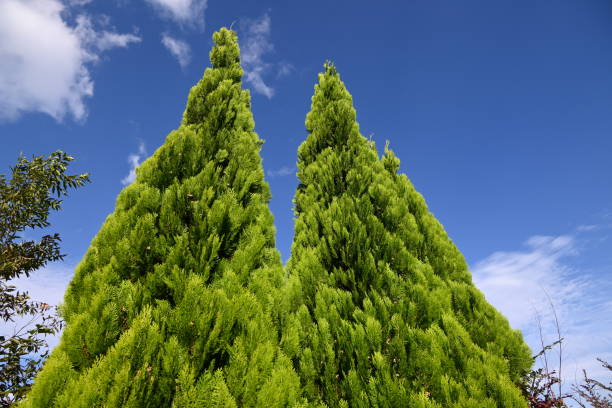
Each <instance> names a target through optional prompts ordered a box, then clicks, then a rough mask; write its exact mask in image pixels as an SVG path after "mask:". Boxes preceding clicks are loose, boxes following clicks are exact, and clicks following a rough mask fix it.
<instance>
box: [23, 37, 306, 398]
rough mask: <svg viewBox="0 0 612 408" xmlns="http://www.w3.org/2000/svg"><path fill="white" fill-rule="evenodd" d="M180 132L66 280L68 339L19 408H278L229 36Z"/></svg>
mask: <svg viewBox="0 0 612 408" xmlns="http://www.w3.org/2000/svg"><path fill="white" fill-rule="evenodd" d="M213 39H214V41H215V45H214V47H213V49H212V51H211V53H210V60H211V63H212V67H211V68H207V69H206V71H205V72H204V76H203V78H202V80H201V81H200V82H199V83H198V84H197V85H195V86H194V87H193V88H192V89H191V91H190V93H189V99H188V102H187V107H186V109H185V113H184V116H183V120H182V123H181V126H180V127H179V128H178V129H177V130H176V131H173V132H171V133H170V134H169V135H168V137H167V139H166V142H165V143H164V144H163V145H162V146H161V147H160V148H159V149H158V150H157V151H156V152H155V154H154V155H153V156H152V157H150V158H149V159H148V160H146V161H145V162H144V163H143V164H142V165H141V166H140V167H139V169H138V171H137V177H136V181H135V182H134V183H133V184H132V185H130V186H128V187H126V188H125V189H124V190H123V191H122V192H121V193H120V194H119V196H118V198H117V203H116V208H115V211H114V212H113V213H112V214H111V215H110V216H108V218H107V219H106V221H105V223H104V225H103V226H102V228H101V230H100V231H99V233H98V234H97V236H96V237H95V238H94V239H93V241H92V243H91V246H90V248H89V249H88V251H87V253H86V254H85V257H84V259H83V260H82V261H81V263H80V264H79V266H78V267H77V269H76V272H75V276H74V278H73V280H72V281H71V282H70V285H69V287H68V289H67V292H66V295H65V304H64V306H63V310H62V313H63V317H64V319H65V321H66V328H65V330H64V333H63V335H62V338H61V342H60V344H59V346H58V347H57V348H56V349H55V350H54V351H53V353H52V354H51V356H50V357H49V359H48V361H47V362H46V363H45V366H44V367H43V369H42V370H41V372H40V374H39V376H38V377H37V378H36V382H35V384H34V387H33V388H32V391H31V392H30V394H29V395H28V398H27V399H26V400H25V404H23V406H26V407H41V408H43V407H44V408H48V407H58V408H60V407H61V408H66V407H83V408H90V407H102V406H104V407H169V406H173V407H213V406H214V407H218V406H223V407H232V406H255V405H257V406H267V407H277V406H286V405H290V404H293V403H296V402H297V401H298V399H299V377H298V376H297V374H296V373H295V371H294V370H293V368H292V364H291V361H290V360H289V358H287V357H286V356H285V355H284V354H283V353H282V352H281V351H280V349H279V347H278V338H279V334H278V330H277V329H276V328H277V327H278V324H277V321H278V320H279V317H278V315H277V313H276V312H275V310H278V308H277V307H276V306H275V301H276V300H277V299H278V295H277V292H278V291H279V290H280V287H281V285H282V283H283V269H282V264H281V260H280V256H279V253H278V251H277V250H276V249H275V242H274V227H273V218H272V214H271V213H270V211H269V209H268V201H269V199H270V191H269V187H268V185H267V184H266V183H265V182H264V173H263V169H262V166H261V158H260V155H259V149H260V146H261V143H262V141H261V139H259V137H258V136H257V134H256V133H255V132H254V131H253V129H254V122H253V118H252V113H251V110H250V95H249V92H248V91H246V90H244V89H242V87H241V77H242V74H243V71H242V69H241V67H240V58H239V48H238V44H237V37H236V34H235V33H234V32H233V31H230V30H227V29H221V30H220V31H219V32H216V33H215V34H214V36H213Z"/></svg>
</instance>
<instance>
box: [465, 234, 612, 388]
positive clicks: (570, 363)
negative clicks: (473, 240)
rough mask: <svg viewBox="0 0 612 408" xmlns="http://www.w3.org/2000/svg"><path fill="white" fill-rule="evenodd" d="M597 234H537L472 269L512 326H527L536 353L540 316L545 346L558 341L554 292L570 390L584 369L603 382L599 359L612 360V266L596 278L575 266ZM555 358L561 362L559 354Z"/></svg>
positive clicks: (525, 330) (527, 336) (478, 283)
mask: <svg viewBox="0 0 612 408" xmlns="http://www.w3.org/2000/svg"><path fill="white" fill-rule="evenodd" d="M584 231H592V230H591V229H586V230H584ZM594 238H595V237H590V238H589V237H585V236H584V235H561V236H533V237H531V238H529V239H528V240H527V241H526V242H525V244H524V246H525V248H524V249H523V250H520V251H500V252H496V253H493V254H492V255H490V256H488V257H487V258H486V259H484V260H482V261H480V262H477V263H476V264H475V265H474V266H473V267H472V275H473V278H474V283H475V284H476V286H477V287H478V288H479V289H481V290H482V292H483V293H484V294H485V296H486V298H487V300H488V301H489V302H490V303H491V304H492V305H493V306H495V307H496V308H497V309H498V310H499V311H500V312H502V313H503V314H504V315H505V316H506V317H507V318H508V320H509V321H510V324H511V325H512V327H514V328H518V329H521V330H522V332H523V334H524V336H525V340H526V341H527V343H528V344H529V345H530V347H531V348H532V351H533V352H534V353H536V352H538V351H539V350H540V349H541V344H540V336H539V333H538V331H537V320H536V318H537V317H536V316H537V315H538V314H539V316H540V319H541V322H542V329H543V335H544V342H545V345H546V344H550V343H552V342H553V341H554V340H556V328H555V326H554V316H553V312H552V310H551V307H550V305H549V300H548V298H547V296H546V294H545V293H548V294H550V296H551V298H552V304H553V306H554V308H555V311H556V313H557V316H558V318H559V324H560V329H561V337H563V338H564V340H563V344H562V345H563V372H562V380H563V383H564V384H565V388H564V392H570V391H571V390H570V389H569V385H571V384H573V383H575V382H576V381H578V382H581V380H582V375H581V372H582V371H581V370H582V369H583V368H584V369H586V370H587V374H589V376H590V377H591V378H596V379H600V380H602V381H603V379H604V378H605V377H606V376H607V375H609V372H608V371H607V370H606V369H605V368H603V367H602V366H601V364H600V363H599V362H598V361H597V360H596V358H597V357H599V358H602V359H604V360H607V361H609V362H610V361H612V301H611V300H610V295H609V294H610V291H611V290H612V269H607V271H605V272H604V273H602V274H600V275H599V276H594V275H592V274H588V273H586V272H585V271H584V270H579V269H577V268H576V267H575V266H572V265H573V262H572V261H576V260H577V259H579V258H580V257H581V256H582V255H583V254H584V252H586V251H587V250H588V249H587V248H588V245H589V242H590V241H589V240H591V241H593V242H595V239H594ZM578 264H580V263H579V262H578ZM555 350H557V349H555ZM555 352H556V351H555ZM552 355H553V356H554V353H553V354H552ZM554 359H555V361H558V355H557V356H556V357H554ZM555 369H556V366H555Z"/></svg>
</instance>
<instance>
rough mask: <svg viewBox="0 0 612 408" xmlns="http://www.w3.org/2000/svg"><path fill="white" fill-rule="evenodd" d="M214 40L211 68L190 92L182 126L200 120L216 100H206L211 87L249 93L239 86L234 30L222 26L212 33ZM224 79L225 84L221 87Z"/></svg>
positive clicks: (238, 58) (236, 44) (236, 45)
mask: <svg viewBox="0 0 612 408" xmlns="http://www.w3.org/2000/svg"><path fill="white" fill-rule="evenodd" d="M213 40H214V41H215V45H214V46H213V48H212V50H211V51H210V62H211V65H212V67H209V68H206V70H205V71H204V76H203V78H202V79H201V80H200V81H199V82H198V83H197V84H196V85H195V86H193V87H192V88H191V91H189V98H188V100H187V107H186V108H185V112H184V114H183V125H191V124H201V123H202V120H203V118H204V117H205V116H206V114H207V112H208V111H209V109H212V105H214V104H216V103H217V102H218V100H216V99H215V98H213V99H215V100H210V101H208V102H206V98H210V94H211V93H212V92H213V91H214V90H216V89H221V88H222V89H225V90H227V89H228V88H233V92H248V91H246V90H245V91H243V90H242V89H241V82H242V74H243V71H242V68H241V67H240V48H239V47H238V35H237V34H236V32H235V31H233V30H228V29H227V28H225V27H223V28H221V29H220V30H219V31H217V32H215V33H214V34H213ZM226 81H230V82H226ZM223 82H225V84H224V85H223V86H221V85H222V83H223ZM223 93H226V92H225V91H221V94H223ZM245 95H246V94H245ZM219 97H221V96H219ZM245 97H246V98H248V96H245ZM207 104H208V105H211V106H207Z"/></svg>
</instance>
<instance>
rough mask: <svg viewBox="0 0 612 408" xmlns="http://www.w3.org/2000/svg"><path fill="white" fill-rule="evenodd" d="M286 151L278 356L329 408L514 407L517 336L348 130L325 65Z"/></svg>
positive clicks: (342, 100)
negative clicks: (287, 202)
mask: <svg viewBox="0 0 612 408" xmlns="http://www.w3.org/2000/svg"><path fill="white" fill-rule="evenodd" d="M306 128H307V131H308V133H309V134H308V137H307V139H306V140H305V141H304V142H303V143H302V145H301V146H300V147H299V150H298V178H299V181H300V184H299V186H298V189H297V192H296V196H295V200H294V204H295V214H296V217H297V218H296V221H295V237H294V242H293V246H292V253H291V258H290V260H289V262H288V265H287V268H288V274H289V279H288V284H287V285H286V287H285V289H284V290H285V296H284V302H285V303H284V307H285V308H286V311H288V313H286V315H285V317H284V318H283V335H282V340H281V344H282V347H283V351H284V352H285V353H286V354H287V355H288V356H289V357H290V358H291V359H292V360H293V361H294V364H295V367H296V370H297V371H298V373H299V375H300V378H301V384H302V387H303V392H304V395H305V396H306V397H307V398H308V399H309V400H310V401H313V402H321V403H325V404H327V405H328V406H330V407H336V406H341V407H348V406H350V407H445V408H447V407H457V408H459V407H461V408H466V407H473V408H484V407H491V408H493V407H526V406H527V405H526V402H525V400H524V399H523V398H522V396H521V392H520V390H519V388H518V387H517V386H516V385H515V382H516V381H518V379H519V378H520V376H521V375H522V374H523V373H525V372H526V371H527V370H528V368H529V367H530V365H531V361H530V350H529V347H528V346H527V345H526V344H525V343H524V341H523V338H522V334H521V333H520V331H518V330H516V331H515V330H512V329H511V328H510V326H509V324H508V321H507V320H506V318H505V317H503V316H502V315H501V314H500V313H499V312H498V311H497V310H496V309H494V308H493V307H492V306H491V305H490V304H489V303H487V302H486V300H485V298H484V296H483V294H482V293H481V292H480V291H479V290H478V289H477V288H476V287H475V286H474V285H473V283H472V279H471V274H470V272H469V271H468V269H467V265H466V262H465V260H464V258H463V256H462V255H461V253H460V252H459V251H458V250H457V248H456V247H455V246H454V244H453V243H452V241H451V240H450V239H449V238H448V236H447V235H446V232H445V231H444V229H443V227H442V226H441V225H440V223H439V222H438V221H437V220H436V219H435V218H434V217H433V215H432V214H431V213H430V212H429V211H428V209H427V206H426V204H425V201H424V199H423V197H422V196H421V195H420V194H419V193H418V192H416V191H415V189H414V188H413V186H412V184H411V183H410V181H409V180H408V178H407V177H406V176H405V175H399V174H398V173H397V172H398V170H399V160H398V159H397V158H396V157H395V156H394V155H393V153H392V152H391V151H389V150H388V149H387V148H385V154H384V155H383V157H382V159H379V157H378V153H377V151H376V149H375V147H374V143H373V142H370V141H368V140H367V139H366V138H364V137H363V136H362V135H360V133H359V127H358V124H357V122H356V113H355V110H354V108H353V105H352V98H351V95H350V94H349V93H348V92H347V90H346V88H345V86H344V84H343V83H342V81H341V80H340V77H339V75H338V73H337V71H336V68H335V67H334V66H333V65H332V64H330V63H327V64H326V65H325V72H324V73H321V74H319V83H318V84H317V85H316V86H315V92H314V96H313V98H312V109H311V112H310V113H308V115H307V117H306Z"/></svg>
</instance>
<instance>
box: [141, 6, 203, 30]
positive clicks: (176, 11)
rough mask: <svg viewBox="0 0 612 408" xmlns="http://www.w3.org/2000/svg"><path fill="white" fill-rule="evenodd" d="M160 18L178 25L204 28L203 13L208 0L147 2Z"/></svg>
mask: <svg viewBox="0 0 612 408" xmlns="http://www.w3.org/2000/svg"><path fill="white" fill-rule="evenodd" d="M147 2H149V4H151V5H152V6H153V7H154V8H155V9H156V10H157V11H158V12H160V14H161V15H162V17H166V18H170V19H172V20H174V21H176V22H178V23H180V24H190V25H196V26H201V27H203V26H204V11H205V10H206V7H207V6H208V0H147Z"/></svg>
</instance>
